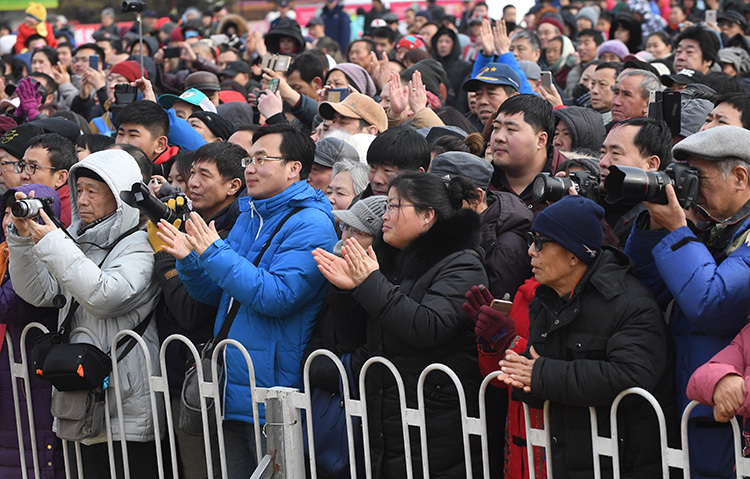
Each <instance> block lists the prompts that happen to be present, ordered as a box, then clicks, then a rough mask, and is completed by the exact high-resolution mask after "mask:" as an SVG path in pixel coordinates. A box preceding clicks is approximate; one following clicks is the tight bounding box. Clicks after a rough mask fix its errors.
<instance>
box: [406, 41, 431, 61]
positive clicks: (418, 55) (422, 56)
mask: <svg viewBox="0 0 750 479" xmlns="http://www.w3.org/2000/svg"><path fill="white" fill-rule="evenodd" d="M427 48H428V49H429V50H430V51H432V48H431V47H430V46H428V47H427ZM430 51H427V50H420V49H418V48H415V49H414V50H409V51H408V52H406V54H404V65H406V64H409V65H416V64H417V63H419V62H421V61H422V60H428V59H430V58H432V55H431V53H430Z"/></svg>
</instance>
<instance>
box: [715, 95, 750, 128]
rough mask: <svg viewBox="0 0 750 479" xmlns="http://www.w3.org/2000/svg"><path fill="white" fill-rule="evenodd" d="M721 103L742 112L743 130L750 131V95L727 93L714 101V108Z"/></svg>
mask: <svg viewBox="0 0 750 479" xmlns="http://www.w3.org/2000/svg"><path fill="white" fill-rule="evenodd" d="M720 103H728V104H729V105H731V106H732V108H734V109H735V110H737V111H739V112H740V120H741V121H742V128H744V129H746V130H750V94H747V93H725V94H723V95H720V96H719V97H718V98H717V99H716V100H715V101H714V107H717V106H719V104H720Z"/></svg>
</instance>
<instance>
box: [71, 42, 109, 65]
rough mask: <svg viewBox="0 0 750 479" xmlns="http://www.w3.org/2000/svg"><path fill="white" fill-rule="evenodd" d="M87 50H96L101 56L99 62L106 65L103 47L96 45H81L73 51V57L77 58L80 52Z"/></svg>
mask: <svg viewBox="0 0 750 479" xmlns="http://www.w3.org/2000/svg"><path fill="white" fill-rule="evenodd" d="M87 48H88V49H90V50H94V51H95V52H96V54H97V55H99V61H100V62H102V63H104V50H102V47H100V46H99V45H97V44H96V43H84V44H83V45H79V46H78V47H76V49H75V50H73V56H76V55H77V54H78V52H80V51H81V50H85V49H87Z"/></svg>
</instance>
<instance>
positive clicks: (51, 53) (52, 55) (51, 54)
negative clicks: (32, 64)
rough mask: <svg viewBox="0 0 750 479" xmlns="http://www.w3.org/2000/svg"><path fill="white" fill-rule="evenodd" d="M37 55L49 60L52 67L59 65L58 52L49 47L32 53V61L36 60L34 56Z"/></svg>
mask: <svg viewBox="0 0 750 479" xmlns="http://www.w3.org/2000/svg"><path fill="white" fill-rule="evenodd" d="M37 53H41V54H42V55H44V56H46V57H47V60H49V63H50V65H52V66H53V67H54V66H56V65H57V52H56V51H55V49H54V48H51V47H48V46H47V45H45V46H43V47H42V48H37V49H36V50H34V51H33V52H32V53H31V59H32V60H33V59H34V55H36V54H37Z"/></svg>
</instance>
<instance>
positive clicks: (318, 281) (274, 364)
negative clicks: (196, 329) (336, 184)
mask: <svg viewBox="0 0 750 479" xmlns="http://www.w3.org/2000/svg"><path fill="white" fill-rule="evenodd" d="M238 202H239V207H240V215H239V217H238V218H237V221H236V222H235V224H234V226H233V227H232V230H231V232H230V233H229V236H228V237H227V239H226V240H222V239H218V240H216V241H215V242H214V243H213V244H211V245H210V246H209V247H208V248H207V249H206V250H205V251H204V252H203V254H202V255H200V256H199V255H198V254H197V253H196V252H195V251H193V252H192V253H190V254H189V255H188V256H186V257H185V258H183V259H181V260H178V261H177V272H178V273H179V275H180V279H181V280H182V282H183V284H184V285H185V287H186V288H187V290H188V292H189V293H190V295H191V296H192V297H193V298H194V299H196V300H198V301H200V302H202V303H205V304H209V305H214V306H218V308H219V313H218V316H217V317H216V323H215V325H214V336H216V334H218V332H219V331H220V329H221V326H222V324H224V320H225V318H226V315H227V312H228V311H229V308H230V302H231V301H232V300H236V301H239V302H240V303H241V307H240V308H239V311H238V312H237V316H236V317H235V320H234V323H232V327H231V329H230V330H229V336H228V337H229V339H236V340H237V341H239V342H240V343H242V344H243V346H245V348H246V349H247V350H248V352H249V353H250V357H251V358H252V361H253V366H254V369H255V379H256V382H257V385H258V386H260V387H272V386H287V387H294V388H300V389H301V388H302V370H301V369H300V361H301V359H302V354H303V352H304V349H305V346H306V345H307V342H308V340H309V339H310V334H311V333H312V329H313V326H314V325H315V317H316V315H317V314H318V311H319V310H320V307H321V305H322V303H323V299H324V296H325V286H326V281H325V278H324V277H323V275H322V274H321V273H320V271H318V267H317V264H316V263H315V260H314V259H313V257H312V255H311V254H310V252H311V251H312V250H314V249H315V248H323V249H326V250H329V251H330V250H331V249H332V248H333V245H334V243H336V240H337V238H336V232H335V230H334V227H333V214H332V213H331V203H330V202H329V201H328V198H326V196H325V194H324V193H323V192H321V191H320V190H316V189H313V188H312V187H311V186H310V185H308V184H307V183H306V182H304V181H298V182H296V183H294V184H292V185H291V186H289V187H287V188H286V189H285V190H284V191H282V192H281V193H279V194H277V195H275V196H272V197H270V198H267V199H262V200H255V199H253V198H252V197H248V196H246V197H242V198H240V199H239V200H238ZM298 206H299V207H302V208H303V209H302V210H301V211H298V212H297V213H296V214H294V215H292V216H291V217H290V218H289V220H288V221H287V222H286V223H285V224H284V225H283V227H282V228H281V230H280V231H279V232H278V233H277V234H276V236H274V237H273V238H271V234H272V233H273V231H274V230H275V229H276V226H277V225H278V224H279V223H280V222H281V220H282V219H283V218H284V217H286V216H287V214H289V213H290V212H291V211H292V209H293V208H295V207H298ZM269 239H270V240H271V242H270V245H269V247H268V249H267V250H266V252H265V253H264V255H263V257H262V258H261V261H260V264H259V265H258V266H257V267H256V266H254V265H253V261H254V260H255V259H256V257H257V256H258V255H259V253H260V251H261V250H262V249H263V244H264V243H265V242H266V241H268V240H269ZM225 357H226V360H225V362H224V364H225V368H226V375H225V377H226V386H225V388H224V400H225V401H224V414H225V418H226V419H228V420H234V421H244V422H249V423H252V422H254V421H253V413H252V401H251V400H250V398H251V389H250V384H249V382H248V372H247V365H246V362H245V357H244V356H243V355H242V354H241V353H240V351H239V350H238V349H236V348H228V349H227V350H226V355H225ZM259 410H260V418H259V419H260V421H261V423H265V408H264V407H263V405H259Z"/></svg>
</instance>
